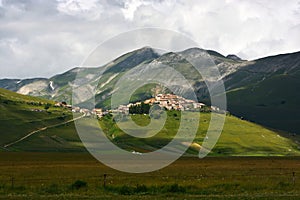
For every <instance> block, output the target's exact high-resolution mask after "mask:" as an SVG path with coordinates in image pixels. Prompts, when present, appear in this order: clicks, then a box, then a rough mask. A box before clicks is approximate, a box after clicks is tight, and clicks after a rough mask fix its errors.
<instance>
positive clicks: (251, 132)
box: [0, 89, 300, 156]
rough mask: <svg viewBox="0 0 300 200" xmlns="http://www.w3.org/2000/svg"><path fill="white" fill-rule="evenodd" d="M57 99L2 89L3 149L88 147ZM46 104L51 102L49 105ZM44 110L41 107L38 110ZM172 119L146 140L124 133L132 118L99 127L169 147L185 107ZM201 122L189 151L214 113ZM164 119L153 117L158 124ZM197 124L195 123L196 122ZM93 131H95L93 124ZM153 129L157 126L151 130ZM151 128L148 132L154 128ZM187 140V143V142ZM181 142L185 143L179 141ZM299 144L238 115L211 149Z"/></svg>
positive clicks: (282, 148) (289, 149) (261, 152)
mask: <svg viewBox="0 0 300 200" xmlns="http://www.w3.org/2000/svg"><path fill="white" fill-rule="evenodd" d="M53 103H54V102H52V101H48V100H44V99H40V98H34V97H29V96H24V95H19V94H16V93H14V92H10V91H7V90H3V89H0V111H1V112H0V127H1V134H0V141H1V143H0V145H1V150H2V151H7V150H9V151H39V152H55V151H58V152H74V151H78V152H81V151H86V150H85V148H84V146H83V145H82V143H81V141H80V139H79V137H78V135H77V132H76V130H75V127H74V123H73V122H68V123H66V122H67V121H68V120H70V119H71V118H72V113H71V112H70V111H68V110H66V109H64V108H56V107H54V106H53ZM45 105H50V106H49V109H47V110H46V109H45ZM36 110H39V111H36ZM198 114H199V113H196V112H193V113H192V112H191V113H189V114H188V115H189V116H188V117H189V118H190V119H191V120H192V119H193V118H195V116H196V115H198ZM167 115H168V117H167V121H166V124H165V125H164V127H163V128H162V130H161V131H160V132H159V133H157V134H156V135H154V136H153V137H149V138H146V139H140V138H135V137H131V136H129V135H127V134H125V133H123V132H122V131H121V130H120V129H119V128H118V126H117V125H116V124H115V121H116V120H117V121H120V123H121V124H122V125H123V127H126V126H127V127H128V128H130V126H129V123H128V117H127V118H126V117H123V118H120V117H119V116H115V117H113V116H106V117H104V118H102V119H101V120H100V121H99V126H101V127H102V129H103V130H104V131H105V133H106V135H107V137H108V138H109V139H111V141H112V142H114V143H115V144H116V145H118V146H119V147H121V148H123V149H126V150H128V151H138V152H149V151H153V150H156V149H159V148H161V147H163V146H164V145H166V144H168V142H169V141H171V140H172V138H173V136H174V135H175V134H176V132H177V129H178V127H179V123H180V117H181V113H180V112H179V111H168V112H167ZM131 117H132V118H133V120H134V121H135V122H136V123H137V124H139V125H141V126H145V125H147V124H148V123H149V122H150V119H149V116H147V115H132V116H131ZM200 119H201V120H200V124H199V129H198V131H197V136H196V138H195V140H194V143H193V145H192V147H190V148H189V149H188V151H187V153H186V154H187V155H197V153H198V151H199V148H200V146H199V145H201V143H202V141H203V139H204V137H205V134H206V130H207V128H208V125H209V121H210V113H201V114H200ZM79 120H80V122H82V123H83V124H84V126H87V127H89V126H90V124H92V123H91V122H92V121H94V120H96V119H95V118H93V117H85V118H82V119H79ZM159 120H161V119H153V123H157V122H158V121H159ZM44 127H48V128H47V129H42V130H40V131H39V132H37V133H35V134H32V135H31V136H30V137H28V138H25V139H24V140H22V141H19V142H17V143H15V144H13V145H11V146H8V147H6V148H4V146H5V145H6V144H9V143H12V142H14V141H17V140H19V139H20V138H22V137H24V136H25V135H27V134H28V133H30V132H32V131H35V130H39V129H41V128H44ZM191 128H193V127H191ZM89 130H91V131H95V129H93V127H90V129H89ZM148 132H149V134H152V133H153V130H151V129H149V131H148ZM148 132H147V133H148ZM182 145H184V144H182ZM179 147H180V145H179ZM298 148H299V147H297V144H296V143H294V142H293V141H292V140H290V139H288V138H285V137H283V136H280V133H278V132H276V131H271V130H268V129H266V128H264V127H262V126H259V125H256V124H254V123H251V122H248V121H245V120H241V119H239V118H236V117H234V116H226V122H225V126H224V129H223V132H222V135H221V137H220V139H219V141H218V143H217V145H216V146H215V148H214V149H213V152H212V153H211V155H212V156H222V155H231V156H232V155H237V156H238V155H239V156H254V155H255V156H269V155H300V152H299V150H298Z"/></svg>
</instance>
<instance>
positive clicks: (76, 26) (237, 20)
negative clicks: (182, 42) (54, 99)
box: [0, 0, 300, 78]
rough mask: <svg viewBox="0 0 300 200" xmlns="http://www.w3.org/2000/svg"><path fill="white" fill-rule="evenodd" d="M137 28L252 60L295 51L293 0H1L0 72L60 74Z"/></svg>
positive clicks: (297, 17) (298, 19) (298, 8)
mask: <svg viewBox="0 0 300 200" xmlns="http://www.w3.org/2000/svg"><path fill="white" fill-rule="evenodd" d="M143 27H156V28H164V29H169V30H174V31H178V32H181V33H183V34H186V35H187V36H188V37H190V38H192V39H193V40H195V41H196V42H197V43H198V44H199V46H200V47H202V48H205V49H213V50H216V51H218V52H220V53H222V54H224V55H227V54H237V55H239V56H240V57H242V58H245V59H249V60H251V59H255V58H259V57H264V56H268V55H274V54H279V53H287V52H295V51H300V37H299V35H300V0H289V1H286V0H274V1H269V0H248V1H244V0H236V1H235V0H224V1H222V0H209V1H208V0H206V1H203V0H56V1H55V0H48V1H47V0H0V72H1V74H0V78H4V77H6V78H29V77H37V76H38V77H50V76H52V75H55V74H57V73H62V72H64V71H66V70H68V69H70V68H72V67H74V66H78V65H80V63H82V61H83V59H84V58H86V56H87V55H88V54H89V52H91V50H92V49H94V48H95V47H96V46H97V45H98V44H100V43H101V42H103V41H105V40H107V39H108V38H110V37H112V36H114V35H117V34H120V33H122V32H124V31H130V30H133V29H138V28H143Z"/></svg>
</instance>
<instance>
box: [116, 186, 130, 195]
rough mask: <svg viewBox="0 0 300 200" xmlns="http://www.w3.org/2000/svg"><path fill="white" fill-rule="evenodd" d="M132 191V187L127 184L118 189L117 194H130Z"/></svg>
mask: <svg viewBox="0 0 300 200" xmlns="http://www.w3.org/2000/svg"><path fill="white" fill-rule="evenodd" d="M132 193H133V191H132V188H130V187H128V186H127V185H123V186H122V187H121V188H120V191H119V194H121V195H130V194H132Z"/></svg>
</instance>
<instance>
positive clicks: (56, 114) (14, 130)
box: [0, 89, 72, 150]
mask: <svg viewBox="0 0 300 200" xmlns="http://www.w3.org/2000/svg"><path fill="white" fill-rule="evenodd" d="M53 105H54V102H53V101H49V100H45V99H41V98H36V97H31V96H25V95H20V94H17V93H14V92H11V91H8V90H4V89H0V127H1V131H0V146H1V147H2V149H0V150H4V148H3V146H4V145H6V144H9V143H11V142H13V141H16V140H18V139H20V138H21V137H24V136H25V135H26V134H28V133H30V132H31V131H35V130H38V129H40V128H43V127H46V126H51V125H55V124H59V123H62V122H64V121H67V120H69V119H71V117H72V116H71V112H70V111H68V110H66V109H63V108H56V107H54V106H53Z"/></svg>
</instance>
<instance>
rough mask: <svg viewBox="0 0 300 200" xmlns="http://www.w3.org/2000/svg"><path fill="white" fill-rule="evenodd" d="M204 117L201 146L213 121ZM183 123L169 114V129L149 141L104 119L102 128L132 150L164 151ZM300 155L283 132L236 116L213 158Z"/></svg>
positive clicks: (228, 123)
mask: <svg viewBox="0 0 300 200" xmlns="http://www.w3.org/2000/svg"><path fill="white" fill-rule="evenodd" d="M174 114H175V116H174ZM196 114H197V113H191V116H190V118H191V119H192V118H194V117H195V116H194V115H196ZM176 115H177V116H176ZM200 118H201V119H200V125H199V128H198V131H197V136H196V138H195V140H194V142H196V143H198V144H201V143H202V141H203V139H204V137H205V134H206V131H207V128H208V125H209V121H210V114H208V113H201V115H200ZM133 119H134V120H135V121H136V122H137V123H138V124H140V125H147V123H149V120H148V119H147V116H143V115H135V116H133ZM179 122H180V120H179V114H178V113H177V112H175V111H172V112H169V113H168V120H167V122H166V124H165V127H164V128H163V129H162V130H161V131H160V132H159V133H158V134H156V135H155V136H153V137H152V138H149V139H137V138H134V137H130V136H128V135H127V134H124V133H123V132H122V131H121V130H119V129H118V127H117V126H116V125H115V124H114V123H113V122H112V121H111V120H110V119H104V120H102V121H101V125H102V127H105V128H106V131H107V133H108V136H109V137H111V139H112V135H114V139H112V141H114V142H115V143H116V144H118V145H119V146H121V147H123V148H125V149H128V150H137V151H139V150H142V151H143V150H144V151H151V150H153V147H155V148H161V147H162V146H164V145H166V144H167V143H168V142H169V141H170V140H171V139H172V138H173V136H174V135H175V134H176V131H177V129H178V126H179ZM121 123H123V125H122V126H125V127H126V124H127V123H128V122H127V121H123V122H121ZM108 127H109V128H108ZM128 128H129V127H128ZM150 131H151V130H149V132H150ZM198 150H199V149H198V148H197V147H191V148H190V149H189V150H188V153H192V154H196V153H197V152H198ZM299 153H300V152H299V150H298V149H297V145H296V144H295V143H294V142H292V140H290V139H287V138H284V137H282V136H280V135H279V133H277V132H275V131H271V130H268V129H266V128H264V127H262V126H259V125H257V124H254V123H251V122H248V121H244V120H241V119H239V118H236V117H234V116H227V117H226V121H225V125H224V128H223V131H222V134H221V137H220V139H219V141H218V143H217V145H216V146H215V148H214V149H213V152H212V154H211V155H215V156H217V155H251V156H253V155H257V156H261V155H263V156H267V155H300V154H299Z"/></svg>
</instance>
